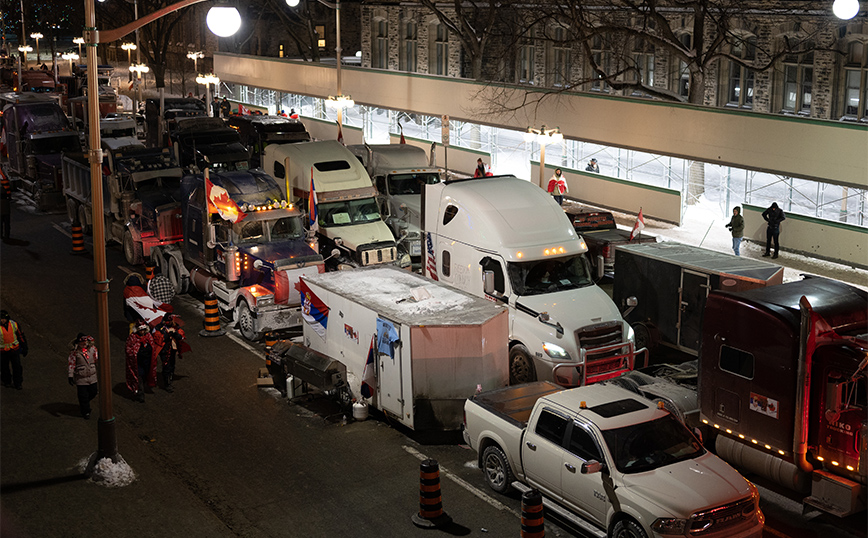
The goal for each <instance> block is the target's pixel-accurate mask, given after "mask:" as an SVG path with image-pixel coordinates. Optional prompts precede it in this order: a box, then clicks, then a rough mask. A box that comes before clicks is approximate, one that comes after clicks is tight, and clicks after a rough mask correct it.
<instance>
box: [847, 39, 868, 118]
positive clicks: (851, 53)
mask: <svg viewBox="0 0 868 538" xmlns="http://www.w3.org/2000/svg"><path fill="white" fill-rule="evenodd" d="M841 119H843V120H849V121H862V122H865V121H868V43H860V42H858V41H852V42H850V43H848V44H847V57H846V60H845V63H844V117H843V118H841Z"/></svg>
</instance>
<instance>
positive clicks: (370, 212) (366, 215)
mask: <svg viewBox="0 0 868 538" xmlns="http://www.w3.org/2000/svg"><path fill="white" fill-rule="evenodd" d="M317 210H318V211H319V225H320V226H346V225H349V224H365V223H367V222H374V221H378V220H380V210H379V209H378V208H377V202H376V200H374V199H373V198H364V199H362V200H349V201H347V202H330V203H327V204H318V205H317Z"/></svg>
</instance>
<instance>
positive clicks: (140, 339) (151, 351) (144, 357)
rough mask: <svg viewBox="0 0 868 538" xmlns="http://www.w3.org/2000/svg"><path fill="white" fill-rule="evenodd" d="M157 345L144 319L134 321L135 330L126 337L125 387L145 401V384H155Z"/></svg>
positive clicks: (139, 399) (141, 400)
mask: <svg viewBox="0 0 868 538" xmlns="http://www.w3.org/2000/svg"><path fill="white" fill-rule="evenodd" d="M157 351H158V349H157V345H156V343H155V342H154V337H153V336H151V328H150V327H149V326H148V324H147V323H146V322H144V321H139V322H137V323H136V330H135V331H133V332H132V333H130V335H129V336H128V337H127V346H126V366H127V368H126V370H127V388H128V389H129V390H130V392H132V393H133V397H134V398H135V399H136V400H137V401H139V402H142V403H144V402H145V384H147V386H148V387H156V386H157Z"/></svg>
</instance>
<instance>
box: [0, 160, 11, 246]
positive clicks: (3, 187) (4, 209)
mask: <svg viewBox="0 0 868 538" xmlns="http://www.w3.org/2000/svg"><path fill="white" fill-rule="evenodd" d="M11 226H12V184H11V183H10V182H9V179H7V178H6V175H5V174H4V173H3V171H2V170H0V239H9V237H10V234H11V231H10V230H11Z"/></svg>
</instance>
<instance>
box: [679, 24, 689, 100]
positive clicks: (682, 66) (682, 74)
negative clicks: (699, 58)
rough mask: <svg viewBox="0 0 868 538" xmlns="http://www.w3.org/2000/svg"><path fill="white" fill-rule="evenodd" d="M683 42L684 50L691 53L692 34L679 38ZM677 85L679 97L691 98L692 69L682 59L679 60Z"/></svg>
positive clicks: (682, 35)
mask: <svg viewBox="0 0 868 538" xmlns="http://www.w3.org/2000/svg"><path fill="white" fill-rule="evenodd" d="M678 39H679V40H680V41H681V47H682V49H683V50H686V51H691V50H693V36H692V35H691V34H681V37H679V38H678ZM675 84H676V86H677V89H678V95H680V96H681V97H683V98H684V99H687V98H688V97H690V68H689V66H688V65H687V62H685V61H684V60H682V59H680V58H679V59H678V74H677V76H676V81H675Z"/></svg>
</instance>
